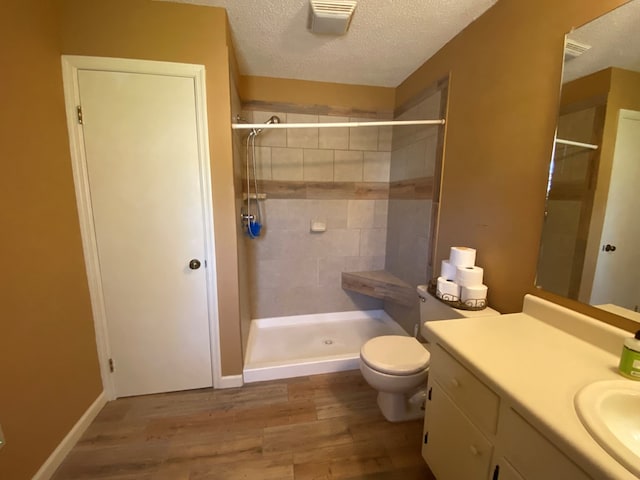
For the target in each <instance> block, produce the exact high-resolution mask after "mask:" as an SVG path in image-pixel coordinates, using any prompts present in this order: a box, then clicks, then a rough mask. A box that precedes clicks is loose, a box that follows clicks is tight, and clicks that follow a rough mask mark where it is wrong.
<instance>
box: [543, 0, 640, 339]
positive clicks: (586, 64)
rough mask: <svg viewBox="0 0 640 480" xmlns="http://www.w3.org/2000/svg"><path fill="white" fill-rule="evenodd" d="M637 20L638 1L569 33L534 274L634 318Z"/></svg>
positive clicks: (639, 252) (638, 210) (548, 287)
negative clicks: (536, 271) (540, 238)
mask: <svg viewBox="0 0 640 480" xmlns="http://www.w3.org/2000/svg"><path fill="white" fill-rule="evenodd" d="M639 25H640V0H632V1H630V2H628V3H626V4H624V5H622V6H620V7H618V8H617V9H615V10H613V11H611V12H609V13H608V14H606V15H603V16H602V17H599V18H597V19H595V20H593V21H592V22H590V23H588V24H586V25H584V26H582V27H580V28H578V29H575V30H573V31H572V32H569V33H568V34H567V38H566V42H565V43H566V48H565V62H564V69H563V85H562V95H561V101H560V112H559V116H558V127H557V133H556V144H555V149H554V155H553V159H552V161H551V167H550V172H549V184H548V189H547V204H546V212H545V223H544V227H543V232H542V241H541V246H540V256H539V259H538V273H537V278H536V286H537V287H538V288H541V289H543V290H545V291H548V292H551V293H554V294H556V295H561V296H563V297H567V298H570V299H573V300H578V301H580V302H583V303H586V304H589V305H593V306H595V307H598V308H601V309H603V310H607V311H609V312H612V313H616V314H618V315H621V316H625V317H627V318H630V319H632V320H636V321H638V322H640V313H638V312H639V310H640V34H638V26H639ZM639 328H640V327H639Z"/></svg>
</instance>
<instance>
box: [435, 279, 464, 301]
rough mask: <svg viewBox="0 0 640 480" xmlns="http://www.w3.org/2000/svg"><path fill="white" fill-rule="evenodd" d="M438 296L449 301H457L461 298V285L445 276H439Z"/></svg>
mask: <svg viewBox="0 0 640 480" xmlns="http://www.w3.org/2000/svg"><path fill="white" fill-rule="evenodd" d="M436 297H438V298H441V299H442V300H447V301H449V302H457V301H458V300H460V286H459V285H458V284H457V283H456V282H454V281H452V280H447V279H446V278H444V277H438V280H437V289H436Z"/></svg>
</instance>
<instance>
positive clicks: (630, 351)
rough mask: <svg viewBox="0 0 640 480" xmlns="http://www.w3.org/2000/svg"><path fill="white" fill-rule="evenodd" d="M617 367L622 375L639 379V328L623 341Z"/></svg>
mask: <svg viewBox="0 0 640 480" xmlns="http://www.w3.org/2000/svg"><path fill="white" fill-rule="evenodd" d="M618 369H619V370H620V373H621V374H622V375H623V376H625V377H627V378H630V379H631V380H638V381H640V330H638V331H637V332H636V335H635V337H634V338H627V339H626V340H625V341H624V347H622V355H621V356H620V366H619V367H618Z"/></svg>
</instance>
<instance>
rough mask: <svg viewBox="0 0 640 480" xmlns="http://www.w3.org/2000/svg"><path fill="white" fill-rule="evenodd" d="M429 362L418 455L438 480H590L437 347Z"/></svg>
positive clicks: (503, 402)
mask: <svg viewBox="0 0 640 480" xmlns="http://www.w3.org/2000/svg"><path fill="white" fill-rule="evenodd" d="M431 359H432V360H431V365H432V366H431V370H430V373H429V383H428V390H427V391H428V397H427V398H428V399H427V406H426V415H425V426H424V439H425V443H424V445H423V447H422V455H423V457H424V459H425V460H426V462H427V463H428V464H429V466H430V467H431V470H432V471H433V473H434V475H435V476H436V478H437V479H438V480H448V479H452V480H453V479H460V478H466V479H478V480H480V479H483V480H484V479H491V480H497V479H499V480H505V479H506V480H513V479H519V480H522V479H525V480H535V479H544V480H548V479H549V478H562V479H566V480H588V479H590V478H591V477H589V476H588V475H587V474H586V473H585V472H584V471H582V470H581V469H580V468H579V467H578V466H577V465H576V464H575V463H573V462H572V461H571V460H570V459H569V458H567V457H566V456H565V455H564V454H563V453H562V452H561V451H560V450H558V449H557V448H556V447H555V446H554V445H553V444H552V443H551V442H550V441H549V440H547V439H546V438H545V437H544V436H543V435H542V434H541V433H540V432H538V431H537V430H536V429H535V428H533V427H532V426H531V425H530V424H529V423H528V422H527V421H526V420H524V419H523V418H522V416H521V415H520V414H518V413H517V411H516V410H515V409H514V408H512V407H511V406H509V404H508V402H506V401H504V400H503V399H501V398H500V396H499V395H498V394H496V393H495V392H494V391H493V390H492V389H490V388H489V387H487V386H486V385H485V384H484V383H483V382H482V381H480V380H479V379H478V378H477V377H476V376H475V375H474V374H473V373H471V372H470V371H469V370H468V369H466V368H465V367H464V366H462V365H461V364H460V362H458V361H457V360H456V359H455V358H454V357H453V356H451V355H450V354H449V353H447V352H446V351H445V350H444V349H443V348H442V347H441V346H439V345H434V346H433V347H432V349H431Z"/></svg>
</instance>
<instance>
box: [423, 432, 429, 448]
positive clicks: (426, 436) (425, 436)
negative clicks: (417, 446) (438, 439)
mask: <svg viewBox="0 0 640 480" xmlns="http://www.w3.org/2000/svg"><path fill="white" fill-rule="evenodd" d="M428 441H429V432H427V433H425V434H424V444H425V445H426V444H427V442H428Z"/></svg>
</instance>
